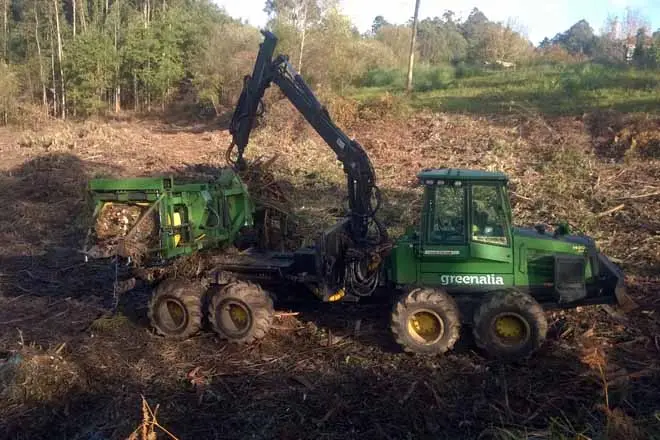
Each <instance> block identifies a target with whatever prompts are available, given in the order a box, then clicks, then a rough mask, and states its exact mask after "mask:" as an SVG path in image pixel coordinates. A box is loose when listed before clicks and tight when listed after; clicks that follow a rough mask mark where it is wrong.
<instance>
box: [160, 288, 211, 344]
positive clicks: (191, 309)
mask: <svg viewBox="0 0 660 440" xmlns="http://www.w3.org/2000/svg"><path fill="white" fill-rule="evenodd" d="M203 294H204V289H203V287H202V286H201V285H200V284H197V283H194V282H191V281H188V280H184V279H176V280H174V279H167V280H164V281H161V282H160V283H159V284H158V286H156V289H155V290H154V293H153V296H152V298H151V301H150V302H149V321H150V322H151V326H152V327H153V328H154V329H155V330H156V332H157V333H158V334H160V335H163V336H165V337H167V338H170V339H176V340H184V339H188V338H189V337H190V336H192V335H194V334H195V333H197V332H198V331H199V329H200V328H201V323H202V295H203ZM168 304H171V305H173V306H174V307H177V306H178V307H179V308H180V311H181V312H182V320H181V321H182V322H181V323H180V324H177V323H175V322H174V318H173V317H172V313H173V309H171V308H169V307H168Z"/></svg>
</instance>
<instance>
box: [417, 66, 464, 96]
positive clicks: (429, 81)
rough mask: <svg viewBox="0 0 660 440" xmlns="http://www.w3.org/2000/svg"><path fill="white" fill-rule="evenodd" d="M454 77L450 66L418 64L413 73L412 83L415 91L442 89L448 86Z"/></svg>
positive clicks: (453, 71) (454, 74)
mask: <svg viewBox="0 0 660 440" xmlns="http://www.w3.org/2000/svg"><path fill="white" fill-rule="evenodd" d="M455 77H456V72H455V70H454V68H453V67H451V66H433V67H431V66H419V67H418V68H417V69H415V71H414V74H413V84H414V87H415V90H416V91H419V92H425V91H428V90H442V89H446V88H449V87H450V86H451V85H452V84H453V82H454V78H455Z"/></svg>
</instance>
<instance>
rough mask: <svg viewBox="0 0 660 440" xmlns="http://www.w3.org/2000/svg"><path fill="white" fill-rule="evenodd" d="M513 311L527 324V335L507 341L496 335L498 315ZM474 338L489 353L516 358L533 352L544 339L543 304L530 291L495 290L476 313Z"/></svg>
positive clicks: (524, 357)
mask: <svg viewBox="0 0 660 440" xmlns="http://www.w3.org/2000/svg"><path fill="white" fill-rule="evenodd" d="M502 314H512V315H513V316H516V317H517V318H519V319H522V320H523V322H524V324H525V327H526V335H525V339H523V340H521V342H520V343H510V344H507V343H505V342H503V341H502V339H500V337H498V336H497V334H496V331H495V329H494V326H495V319H496V318H497V317H498V316H502ZM473 332H474V339H475V342H476V344H477V346H478V347H479V348H481V349H482V350H484V351H485V352H486V353H487V354H488V355H489V356H490V357H493V358H496V359H501V360H505V361H511V362H515V361H518V360H524V359H526V358H528V357H529V356H531V355H532V353H534V352H535V351H536V350H537V349H538V348H539V347H541V345H542V344H543V341H545V337H546V334H547V332H548V321H547V320H546V318H545V314H544V312H543V307H541V305H540V304H539V303H538V302H537V301H536V300H535V299H534V298H532V297H531V296H530V295H528V294H527V293H524V292H520V291H518V290H515V289H510V290H503V291H499V292H494V293H492V294H490V295H488V296H487V297H486V298H484V300H483V301H482V303H481V305H480V306H479V308H478V309H477V311H476V313H475V314H474V327H473Z"/></svg>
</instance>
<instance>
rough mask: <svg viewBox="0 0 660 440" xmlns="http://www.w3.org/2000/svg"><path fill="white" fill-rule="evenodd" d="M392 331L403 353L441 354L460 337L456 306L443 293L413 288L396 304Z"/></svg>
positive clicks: (450, 298) (436, 290)
mask: <svg viewBox="0 0 660 440" xmlns="http://www.w3.org/2000/svg"><path fill="white" fill-rule="evenodd" d="M391 328H392V333H393V334H394V338H395V340H396V342H397V343H398V344H399V345H400V346H401V347H402V348H403V349H404V350H405V351H407V352H410V353H422V354H442V353H444V352H446V351H447V350H450V349H451V348H452V347H453V346H454V344H455V343H456V341H458V338H459V336H460V329H461V321H460V314H459V310H458V306H457V305H456V301H454V299H453V298H452V297H451V296H449V294H447V292H445V291H443V290H440V289H427V288H419V289H415V290H413V291H411V292H410V293H407V294H406V295H404V296H402V297H401V298H400V299H399V301H397V303H396V304H395V306H394V311H393V312H392V321H391Z"/></svg>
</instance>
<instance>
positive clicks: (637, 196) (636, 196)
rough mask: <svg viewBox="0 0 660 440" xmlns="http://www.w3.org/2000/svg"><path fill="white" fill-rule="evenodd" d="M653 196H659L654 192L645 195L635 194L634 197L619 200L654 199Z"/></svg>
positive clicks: (659, 193) (659, 192)
mask: <svg viewBox="0 0 660 440" xmlns="http://www.w3.org/2000/svg"><path fill="white" fill-rule="evenodd" d="M654 196H660V191H655V192H652V193H646V194H637V195H635V196H628V197H619V200H633V199H644V198H646V197H654Z"/></svg>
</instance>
